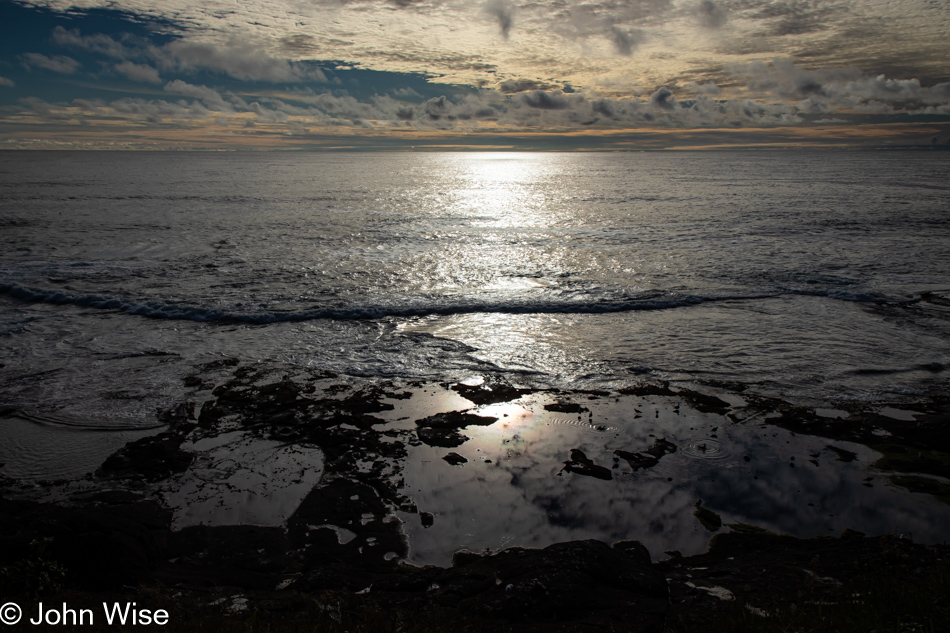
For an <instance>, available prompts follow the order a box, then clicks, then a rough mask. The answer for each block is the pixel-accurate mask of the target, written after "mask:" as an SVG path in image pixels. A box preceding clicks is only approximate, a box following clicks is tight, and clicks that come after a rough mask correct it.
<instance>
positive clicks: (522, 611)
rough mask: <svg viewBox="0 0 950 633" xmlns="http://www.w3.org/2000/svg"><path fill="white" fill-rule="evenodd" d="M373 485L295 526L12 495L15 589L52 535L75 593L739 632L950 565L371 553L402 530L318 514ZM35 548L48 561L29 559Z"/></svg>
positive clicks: (533, 624)
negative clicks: (174, 518)
mask: <svg viewBox="0 0 950 633" xmlns="http://www.w3.org/2000/svg"><path fill="white" fill-rule="evenodd" d="M368 490H369V488H368V487H367V486H365V485H362V484H349V485H345V484H343V483H341V484H339V489H338V490H337V489H331V490H327V491H324V492H322V493H321V497H320V498H314V499H312V500H309V501H308V503H307V504H305V508H304V511H303V512H302V513H300V514H298V515H297V516H295V518H294V519H292V520H291V522H290V524H289V525H288V528H287V529H286V530H285V529H283V528H276V527H275V528H265V527H253V526H220V527H207V526H199V527H193V528H187V529H185V530H181V531H178V532H171V531H170V528H169V517H168V513H167V511H163V510H160V509H159V508H157V507H155V506H154V505H153V504H149V503H142V502H133V501H132V499H131V497H128V498H114V499H107V498H97V499H94V500H90V505H89V506H88V507H86V508H76V507H72V508H64V507H57V506H53V505H46V504H39V503H34V502H22V501H9V500H0V567H2V568H3V569H4V570H5V574H6V577H5V579H4V585H5V586H4V587H2V589H3V590H4V591H5V595H6V596H12V597H16V594H17V593H18V590H19V591H20V592H21V593H22V592H25V591H27V590H28V591H37V587H35V586H29V587H28V583H23V582H22V579H20V580H19V581H18V580H17V579H16V578H14V577H12V576H11V570H14V571H15V570H17V569H19V570H20V571H21V572H23V573H28V572H29V569H33V570H34V572H35V571H36V569H38V568H39V567H37V566H36V564H37V563H42V562H43V561H38V560H35V554H34V553H32V549H31V546H30V543H32V542H34V541H35V540H36V539H49V538H52V539H53V540H52V541H50V545H51V549H50V551H49V552H48V554H46V555H45V558H44V560H45V561H47V562H49V561H56V562H57V563H58V564H61V565H62V566H63V567H65V569H66V572H67V575H66V578H65V584H64V586H65V587H67V588H71V589H72V590H74V591H75V590H79V591H86V592H97V591H113V592H115V591H125V592H131V593H133V594H135V593H136V592H141V591H143V588H146V589H144V590H145V591H146V592H151V594H150V595H153V597H154V593H155V591H156V589H155V587H165V588H166V589H164V590H162V589H159V590H158V591H159V592H160V591H165V592H166V593H167V592H171V591H174V592H178V594H179V595H180V594H181V592H186V593H187V592H195V591H197V592H199V595H203V596H208V595H211V596H214V595H218V594H219V593H221V594H223V595H224V596H231V595H237V594H240V595H241V596H242V598H241V600H246V604H245V605H244V606H245V607H246V608H247V609H251V610H257V611H258V612H260V613H271V612H274V613H277V612H280V613H285V612H287V611H291V612H299V613H298V615H300V617H304V610H306V608H307V605H308V604H309V605H310V607H312V606H313V604H321V605H323V606H324V607H323V608H329V607H327V606H326V605H331V606H332V604H334V601H337V603H340V602H341V601H343V602H345V603H346V604H347V607H348V608H351V609H352V608H354V606H355V607H357V608H358V609H359V610H362V609H367V610H368V611H367V612H374V613H380V612H382V613H430V614H433V613H434V614H437V616H434V617H437V618H439V619H440V621H449V622H451V621H453V618H458V623H459V627H458V629H457V630H471V631H481V630H484V631H488V630H508V631H535V630H537V631H540V630H546V631H552V630H553V631H586V630H590V631H594V630H597V631H644V632H649V631H657V632H661V631H706V630H710V631H712V630H728V628H729V626H731V625H730V624H728V623H729V622H734V621H742V618H745V619H748V618H753V619H754V618H762V621H763V622H765V621H766V620H767V619H768V618H779V617H781V614H783V613H785V614H787V613H795V612H796V609H797V610H798V612H799V613H800V612H801V610H802V609H806V608H807V607H808V605H834V604H838V601H840V600H841V596H842V595H849V596H850V595H858V594H860V591H856V590H855V589H854V588H853V587H855V586H859V587H866V586H867V579H868V578H870V579H872V580H873V581H874V582H876V583H878V584H877V585H875V586H876V587H878V588H877V589H875V591H879V592H881V595H883V596H884V597H885V598H886V597H887V594H888V593H889V592H898V591H899V590H900V589H901V588H905V587H910V588H911V589H912V590H915V591H916V589H913V588H914V587H919V586H920V585H921V584H922V583H923V585H924V586H930V585H931V584H932V581H931V580H928V578H930V577H931V576H932V577H936V578H941V577H942V578H944V579H945V577H946V575H947V571H948V564H950V548H948V547H947V546H923V545H917V544H914V543H911V542H909V541H907V540H903V539H900V538H897V537H893V536H887V537H874V538H867V537H864V536H863V535H861V534H859V533H856V532H846V533H845V534H843V535H842V536H841V537H839V538H829V537H823V538H813V539H797V538H793V537H790V536H781V535H776V534H771V533H768V532H765V531H762V530H759V529H757V528H752V527H748V526H732V529H733V531H731V532H727V533H723V534H720V535H718V536H717V537H716V538H715V539H714V540H713V543H712V547H711V549H710V551H709V552H708V553H706V554H702V555H699V556H691V557H685V558H674V559H671V560H668V561H664V562H660V563H651V560H650V554H649V553H648V552H647V551H646V548H644V547H643V546H642V545H641V544H639V543H637V542H635V541H624V542H620V543H617V544H615V546H614V547H610V546H608V545H606V544H605V543H602V542H600V541H594V540H588V541H572V542H567V543H558V544H555V545H551V546H549V547H546V548H544V549H523V548H512V549H508V550H504V551H501V552H498V553H495V554H491V555H488V554H486V555H478V554H473V553H469V552H459V553H458V554H456V556H455V559H454V564H453V566H452V567H450V568H439V567H423V568H418V567H411V566H407V565H401V564H398V563H396V562H395V561H388V560H386V558H385V557H380V556H376V557H374V556H369V557H366V556H364V555H363V554H362V551H361V550H362V549H365V548H366V545H367V543H370V542H374V541H376V540H377V539H378V540H385V539H386V538H389V539H391V542H390V543H389V544H388V545H387V546H384V547H381V548H380V551H385V550H386V549H387V548H388V547H390V546H391V547H393V548H399V547H400V543H401V542H400V541H399V540H398V539H397V538H396V537H395V536H394V535H392V536H387V533H386V529H385V528H384V527H383V526H377V527H376V528H374V529H375V530H376V532H374V534H375V536H370V535H369V533H367V534H355V533H354V534H353V535H351V536H350V537H349V538H341V537H340V535H339V534H334V533H333V532H332V531H331V530H329V529H326V528H317V529H314V526H313V524H312V523H311V521H319V516H318V515H319V514H320V513H331V514H333V513H338V512H339V510H334V509H333V506H334V505H341V504H342V505H344V506H345V505H346V503H345V502H346V500H348V499H349V498H350V497H351V496H356V495H358V494H364V495H365V494H367V493H368ZM361 543H362V544H361ZM302 552H303V553H302ZM402 554H403V552H400V555H402ZM31 556H33V557H34V560H32V563H33V564H34V567H32V568H28V567H24V566H23V565H22V563H24V562H29V559H30V557H31ZM928 574H930V576H928ZM941 574H942V576H941ZM17 582H19V583H20V584H19V585H17V584H13V583H17ZM856 582H859V583H864V584H860V585H854V583H856ZM944 582H945V580H944ZM881 587H883V591H882V590H881ZM944 588H945V586H944ZM935 590H936V591H942V590H943V589H941V588H940V586H937V587H936V588H935ZM861 591H867V589H861ZM215 592H217V593H215ZM877 599H880V598H877ZM205 600H207V598H205ZM205 604H209V603H208V602H206V603H205ZM242 604H244V603H242ZM935 604H936V605H937V607H935V608H937V609H938V618H939V617H945V616H946V615H947V605H944V606H943V607H942V609H943V611H939V609H940V608H941V607H940V606H939V604H940V603H939V601H937V602H935ZM828 608H829V607H827V606H826V607H825V609H826V610H827V609H828ZM909 609H910V607H908V610H909ZM941 613H942V614H943V615H942V616H941V615H940V614H941ZM453 614H455V615H453ZM281 617H284V616H283V615H282V616H281ZM730 618H731V619H730ZM736 618H739V620H736ZM446 619H447V620H446ZM721 621H724V622H726V624H725V625H722V624H719V623H720V622H721ZM931 622H932V623H934V629H933V630H944V629H942V628H941V620H939V619H938V620H936V621H935V620H933V619H931ZM942 622H943V625H946V624H947V622H946V620H944V621H942ZM753 628H754V627H753ZM362 630H373V629H372V627H370V628H365V627H364V629H362ZM803 630H812V629H808V628H807V627H806V628H805V629H803ZM814 630H820V628H819V629H814Z"/></svg>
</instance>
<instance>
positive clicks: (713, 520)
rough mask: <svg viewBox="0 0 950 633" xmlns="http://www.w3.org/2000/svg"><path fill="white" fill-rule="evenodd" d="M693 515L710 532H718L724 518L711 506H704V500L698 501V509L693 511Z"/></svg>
mask: <svg viewBox="0 0 950 633" xmlns="http://www.w3.org/2000/svg"><path fill="white" fill-rule="evenodd" d="M693 516H695V517H696V518H697V519H698V520H699V522H700V523H701V524H702V526H703V527H704V528H706V529H707V530H709V531H710V532H716V531H718V530H719V528H721V527H722V518H720V516H719V515H718V514H716V513H715V512H713V511H712V510H710V509H709V508H704V507H703V502H702V501H697V502H696V510H694V511H693Z"/></svg>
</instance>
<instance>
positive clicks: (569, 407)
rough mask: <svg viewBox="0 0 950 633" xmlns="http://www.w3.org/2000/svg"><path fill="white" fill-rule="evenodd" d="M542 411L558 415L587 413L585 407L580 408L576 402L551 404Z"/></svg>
mask: <svg viewBox="0 0 950 633" xmlns="http://www.w3.org/2000/svg"><path fill="white" fill-rule="evenodd" d="M544 410H545V411H555V412H558V413H583V412H584V411H589V409H588V408H587V407H584V406H581V405H580V404H578V403H576V402H552V403H550V404H546V405H544Z"/></svg>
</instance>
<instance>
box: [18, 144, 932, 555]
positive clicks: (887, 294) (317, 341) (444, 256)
mask: <svg viewBox="0 0 950 633" xmlns="http://www.w3.org/2000/svg"><path fill="white" fill-rule="evenodd" d="M948 182H950V156H946V155H945V154H939V153H937V154H930V153H855V154H849V153H808V152H794V153H738V152H737V153H729V152H717V153H676V154H673V153H663V154H643V153H641V154H539V153H523V154H518V153H504V154H481V153H479V154H467V153H457V154H452V153H440V154H363V153H345V154H272V153H268V154H252V153H248V154H226V155H225V154H199V153H194V154H189V153H184V154H177V153H176V154H148V153H143V154H138V153H137V154H127V153H91V152H90V153H66V152H64V153H47V152H19V153H13V152H8V153H0V244H2V250H0V358H2V360H0V363H2V365H0V406H2V407H4V408H5V409H7V410H9V411H16V414H15V415H11V416H7V418H6V419H5V420H4V422H5V425H4V427H3V431H2V432H3V433H5V434H7V436H8V437H9V438H14V439H15V441H14V439H10V440H9V441H7V440H4V442H2V446H3V448H0V462H3V463H4V466H2V467H0V473H3V474H5V475H7V476H13V477H28V478H30V477H32V478H42V477H59V476H69V477H74V476H79V475H81V474H82V472H88V470H89V468H90V465H89V463H94V462H96V461H97V460H99V459H104V458H105V456H107V455H108V454H109V453H110V452H112V451H113V450H115V445H116V443H118V444H119V445H121V443H122V442H124V441H129V440H130V439H134V438H135V437H138V436H137V435H135V434H136V433H144V432H149V429H151V428H153V427H154V426H155V425H156V417H155V411H156V410H157V409H160V408H164V407H169V406H172V405H174V404H175V403H177V402H179V401H181V400H183V399H185V398H187V397H188V394H189V388H188V387H186V386H185V384H184V383H183V381H182V378H183V377H184V376H187V375H189V374H191V373H193V372H194V367H195V365H196V364H198V363H203V362H208V361H212V360H215V359H219V358H222V357H236V358H239V359H241V360H242V362H261V363H274V364H284V365H299V366H309V367H319V368H325V369H330V370H334V371H337V372H341V373H343V374H349V375H356V376H361V377H369V378H373V377H380V378H382V377H385V378H395V379H397V380H407V379H420V380H428V381H441V382H446V381H448V382H452V381H461V380H469V379H473V378H477V377H479V376H485V375H488V374H493V375H494V374H501V375H503V376H506V377H507V378H508V380H510V381H511V382H513V383H516V384H518V385H522V386H527V387H536V388H547V387H558V388H564V389H578V388H584V389H592V388H597V389H614V388H618V387H622V386H625V385H629V384H632V383H637V382H641V381H643V380H670V381H674V382H681V383H691V384H703V383H707V384H708V383H710V382H717V383H735V384H741V385H744V386H746V387H748V389H749V390H750V391H751V392H755V393H761V394H767V395H774V396H779V397H782V398H785V399H788V400H791V401H794V402H805V403H809V404H811V405H812V406H818V407H820V406H824V405H825V404H826V403H828V402H832V401H848V400H852V401H861V402H874V401H879V400H889V401H892V402H894V401H901V400H905V401H913V400H915V399H918V398H921V397H923V395H925V394H930V395H933V394H936V393H945V392H946V391H947V390H948V380H950V372H948V371H947V369H946V368H947V367H948V366H950V185H947V183H948ZM550 422H551V420H549V419H546V421H545V422H544V425H542V426H539V427H538V429H537V430H536V433H538V434H540V435H539V437H541V438H542V440H538V442H540V443H539V446H540V445H544V441H543V438H544V437H553V435H556V433H555V430H556V429H559V428H561V427H559V426H558V425H556V424H555V425H552V424H549V423H550ZM615 423H616V424H620V421H615ZM563 428H570V429H572V431H571V432H577V429H576V428H575V427H573V426H570V425H564V427H563ZM17 429H19V430H17ZM23 429H27V430H23ZM57 429H60V431H61V432H58V431H57ZM79 436H82V438H81V439H76V438H78V437H79ZM107 437H108V438H111V439H108V440H106V439H104V438H107ZM30 438H39V439H32V440H31V439H30ZM44 438H46V439H44ZM97 438H99V439H97ZM120 440H121V441H120ZM472 441H473V442H474V441H475V440H474V439H473V440H472ZM742 441H743V442H746V443H751V442H755V441H757V440H756V439H755V438H754V437H753V436H752V435H750V436H749V437H747V438H744V439H743V440H742ZM80 446H81V447H83V448H82V451H81V452H82V454H83V456H84V457H83V460H80V461H76V460H75V459H73V460H72V461H70V457H69V454H70V451H73V452H76V450H78V449H77V448H76V447H80ZM485 448H486V450H487V445H486V447H485ZM681 448H682V449H683V450H682V451H681V454H682V455H686V454H687V451H686V450H685V449H687V448H688V446H686V445H683V446H681ZM680 459H686V457H679V456H678V457H677V458H676V460H680ZM561 460H563V458H561ZM670 461H671V462H675V460H670ZM87 462H89V463H87ZM420 463H421V462H420ZM685 463H687V462H683V464H685ZM680 468H681V469H682V468H685V466H681V467H680ZM680 472H681V475H680V476H682V473H683V472H685V471H682V470H681V471H680ZM855 476H856V475H855ZM420 477H421V475H420ZM578 485H581V486H583V485H588V484H587V483H582V484H578ZM618 485H620V486H622V485H623V484H622V483H619V484H618ZM418 494H419V495H420V496H424V495H437V494H438V493H437V491H435V490H434V489H430V490H428V491H422V490H420V491H419V492H418ZM618 494H619V493H618ZM623 494H627V493H623ZM694 496H695V495H694ZM684 499H685V497H684ZM509 501H510V503H511V504H514V503H516V501H515V500H509ZM509 501H506V502H505V503H509ZM684 503H685V501H684ZM688 505H689V504H686V505H683V508H687V506H688ZM535 506H537V504H535ZM532 507H534V506H532ZM689 508H691V506H689ZM678 511H679V510H678ZM684 511H685V510H684ZM690 511H691V510H690ZM514 520H515V519H512V521H514ZM666 529H668V528H666ZM459 533H461V532H459ZM570 534H575V535H576V534H577V532H571V531H570V530H567V531H566V532H564V535H565V536H569V535H570ZM493 538H494V537H493ZM475 541H476V543H475V544H476V545H477V544H482V543H487V542H488V541H491V539H487V540H486V539H481V540H479V538H475ZM486 546H488V545H486ZM491 546H497V543H495V542H494V541H492V543H491Z"/></svg>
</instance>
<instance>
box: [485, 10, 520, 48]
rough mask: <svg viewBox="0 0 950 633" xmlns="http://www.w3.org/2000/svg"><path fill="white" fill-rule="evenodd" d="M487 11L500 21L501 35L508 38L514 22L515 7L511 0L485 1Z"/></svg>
mask: <svg viewBox="0 0 950 633" xmlns="http://www.w3.org/2000/svg"><path fill="white" fill-rule="evenodd" d="M485 13H487V14H488V15H490V16H492V17H493V18H495V19H496V20H497V21H498V26H499V28H500V29H501V35H502V37H504V38H505V39H506V40H507V39H508V35H509V33H510V32H511V27H512V25H513V24H514V7H513V6H512V4H511V2H510V1H509V0H488V2H486V3H485Z"/></svg>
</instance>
